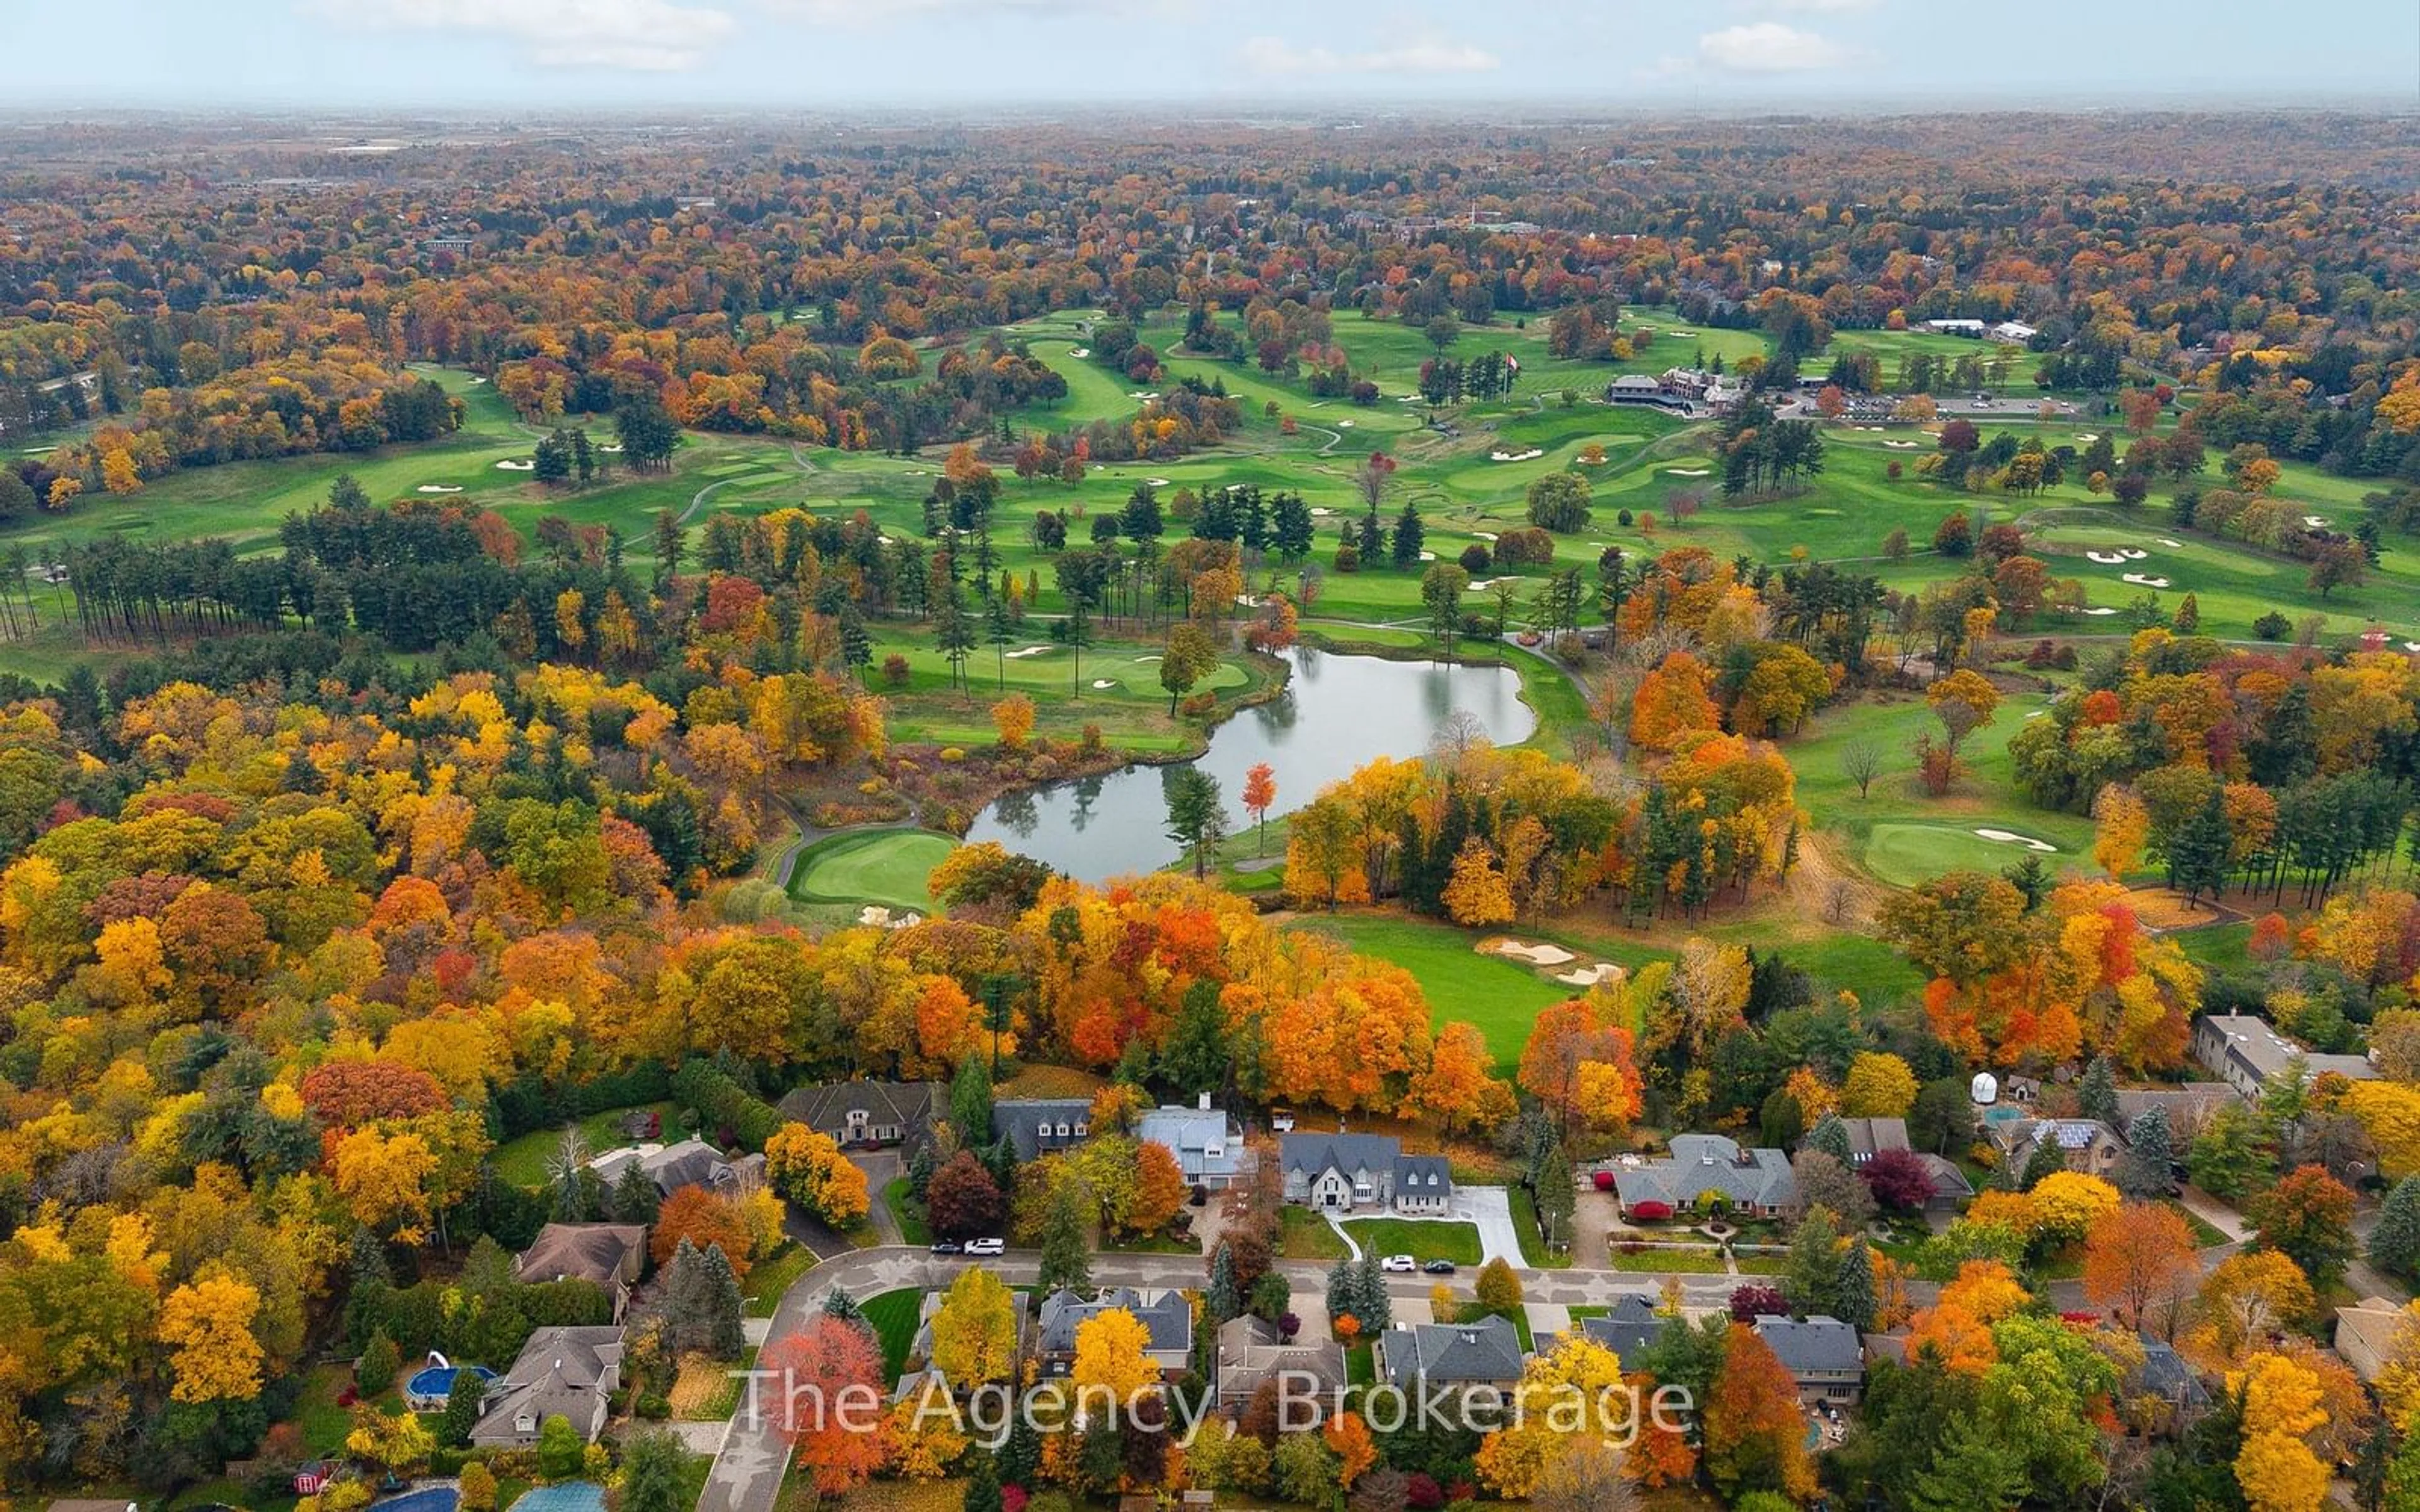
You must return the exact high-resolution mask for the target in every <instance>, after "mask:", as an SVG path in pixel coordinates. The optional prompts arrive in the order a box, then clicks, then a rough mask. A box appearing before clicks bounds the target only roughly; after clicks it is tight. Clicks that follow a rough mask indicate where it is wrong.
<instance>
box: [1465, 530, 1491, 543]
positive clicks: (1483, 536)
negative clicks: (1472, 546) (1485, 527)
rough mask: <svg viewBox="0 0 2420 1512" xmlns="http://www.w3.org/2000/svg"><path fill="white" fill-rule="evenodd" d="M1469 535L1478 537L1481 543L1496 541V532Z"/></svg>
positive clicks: (1477, 532) (1475, 532)
mask: <svg viewBox="0 0 2420 1512" xmlns="http://www.w3.org/2000/svg"><path fill="white" fill-rule="evenodd" d="M1470 533H1471V534H1473V535H1475V536H1477V537H1479V539H1481V540H1482V541H1493V540H1494V539H1496V532H1494V531H1473V532H1470Z"/></svg>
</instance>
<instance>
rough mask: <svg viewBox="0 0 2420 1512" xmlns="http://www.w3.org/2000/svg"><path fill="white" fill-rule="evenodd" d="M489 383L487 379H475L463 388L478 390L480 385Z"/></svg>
mask: <svg viewBox="0 0 2420 1512" xmlns="http://www.w3.org/2000/svg"><path fill="white" fill-rule="evenodd" d="M487 381H488V380H487V379H486V378H473V379H472V380H471V381H470V382H468V383H466V384H464V385H463V387H464V388H470V389H475V388H477V387H478V386H479V385H480V384H482V383H485V382H487Z"/></svg>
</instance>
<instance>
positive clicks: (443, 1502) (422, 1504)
mask: <svg viewBox="0 0 2420 1512" xmlns="http://www.w3.org/2000/svg"><path fill="white" fill-rule="evenodd" d="M461 1504H462V1493H461V1492H460V1491H458V1490H456V1489H454V1488H453V1487H451V1486H431V1487H429V1488H428V1489H426V1490H419V1491H406V1492H404V1493H403V1494H402V1495H401V1496H392V1497H389V1498H387V1500H385V1501H383V1502H373V1503H371V1506H372V1507H373V1508H374V1512H454V1509H455V1508H456V1507H458V1506H460V1505H461Z"/></svg>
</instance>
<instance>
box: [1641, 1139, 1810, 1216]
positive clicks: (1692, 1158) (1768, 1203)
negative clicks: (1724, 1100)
mask: <svg viewBox="0 0 2420 1512" xmlns="http://www.w3.org/2000/svg"><path fill="white" fill-rule="evenodd" d="M1614 1189H1615V1191H1616V1192H1617V1193H1618V1194H1619V1195H1620V1196H1621V1202H1622V1205H1623V1206H1624V1207H1629V1206H1631V1205H1633V1204H1635V1203H1639V1202H1664V1203H1668V1204H1670V1205H1671V1206H1672V1207H1674V1208H1685V1207H1687V1206H1688V1205H1689V1204H1690V1203H1692V1202H1695V1201H1697V1200H1698V1194H1699V1193H1700V1192H1708V1191H1713V1192H1720V1193H1721V1194H1723V1196H1727V1197H1729V1198H1730V1200H1731V1201H1733V1202H1737V1203H1747V1204H1751V1205H1754V1206H1757V1207H1764V1208H1781V1207H1787V1206H1788V1205H1789V1204H1790V1202H1791V1200H1792V1198H1793V1197H1795V1196H1797V1195H1798V1179H1797V1177H1796V1176H1794V1175H1792V1172H1791V1169H1790V1157H1789V1156H1787V1155H1784V1154H1783V1153H1782V1152H1781V1151H1780V1150H1777V1149H1741V1148H1740V1146H1739V1144H1738V1142H1737V1141H1735V1140H1730V1139H1726V1138H1724V1137H1723V1136H1722V1135H1721V1134H1674V1135H1673V1136H1672V1153H1671V1154H1670V1156H1669V1157H1668V1158H1666V1159H1664V1160H1659V1161H1651V1162H1649V1163H1648V1164H1646V1165H1640V1166H1637V1167H1634V1168H1631V1169H1627V1170H1623V1171H1621V1172H1619V1173H1617V1174H1616V1175H1615V1177H1614Z"/></svg>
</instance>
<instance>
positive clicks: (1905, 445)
mask: <svg viewBox="0 0 2420 1512" xmlns="http://www.w3.org/2000/svg"><path fill="white" fill-rule="evenodd" d="M1883 444H1884V445H1885V446H1888V447H1891V448H1893V449H1895V450H1898V451H1901V452H1913V451H1915V450H1916V447H1917V445H1918V444H1919V443H1918V442H1916V441H1885V442H1883Z"/></svg>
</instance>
